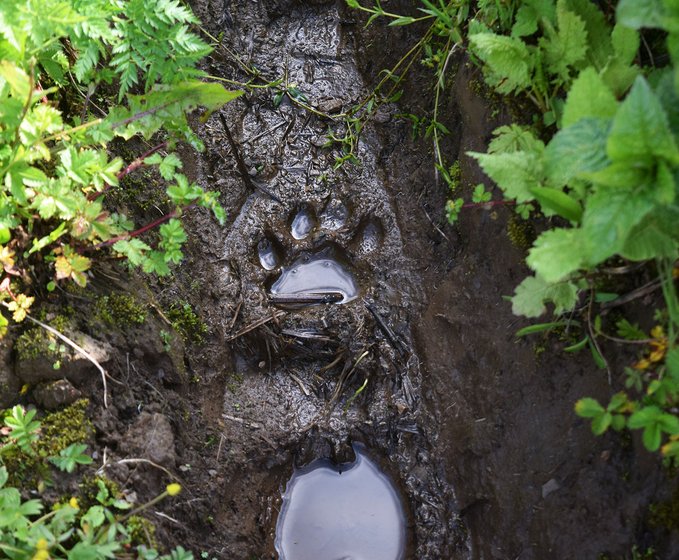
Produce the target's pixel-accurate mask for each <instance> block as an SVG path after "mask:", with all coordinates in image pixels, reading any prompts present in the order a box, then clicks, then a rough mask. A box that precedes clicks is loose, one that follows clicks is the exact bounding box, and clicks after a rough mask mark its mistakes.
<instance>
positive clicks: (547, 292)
mask: <svg viewBox="0 0 679 560" xmlns="http://www.w3.org/2000/svg"><path fill="white" fill-rule="evenodd" d="M511 301H512V312H513V313H514V314H515V315H523V316H524V317H529V318H533V317H539V316H540V315H542V314H543V313H544V312H545V311H546V308H545V302H552V303H553V304H554V314H555V315H559V314H561V313H564V312H565V311H570V310H571V309H573V306H574V305H575V304H576V303H577V301H578V288H577V286H576V285H575V284H573V283H572V282H559V283H557V284H549V283H547V282H545V280H544V279H542V278H540V277H539V276H528V277H526V278H524V280H523V281H522V282H521V284H519V285H518V286H517V287H516V290H515V292H514V296H513V297H512V298H511Z"/></svg>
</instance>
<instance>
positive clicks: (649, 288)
mask: <svg viewBox="0 0 679 560" xmlns="http://www.w3.org/2000/svg"><path fill="white" fill-rule="evenodd" d="M660 287H662V280H660V279H658V280H652V281H651V282H649V283H648V284H644V285H643V286H641V287H640V288H637V289H636V290H632V291H631V292H629V293H628V294H625V295H624V296H621V297H619V298H617V299H614V300H613V301H607V302H606V303H603V304H602V305H601V309H612V308H613V307H618V306H620V305H624V304H626V303H629V302H630V301H634V300H635V299H638V298H640V297H644V296H645V295H648V294H651V293H653V292H655V291H656V290H657V289H658V288H660Z"/></svg>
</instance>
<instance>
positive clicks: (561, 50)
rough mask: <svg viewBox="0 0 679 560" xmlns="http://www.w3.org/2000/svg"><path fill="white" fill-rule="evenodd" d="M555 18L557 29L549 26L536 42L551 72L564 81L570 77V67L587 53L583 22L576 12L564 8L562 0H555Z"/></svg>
mask: <svg viewBox="0 0 679 560" xmlns="http://www.w3.org/2000/svg"><path fill="white" fill-rule="evenodd" d="M556 19H557V24H558V31H556V32H555V31H554V29H553V28H552V27H551V26H549V27H546V28H545V34H544V36H543V37H541V38H540V40H539V42H538V44H539V45H540V47H541V48H542V50H543V52H544V60H545V63H546V65H547V68H548V69H549V71H550V72H551V73H552V74H555V75H557V76H559V77H560V78H561V79H562V80H563V81H564V82H567V81H568V80H569V78H570V67H573V66H574V65H575V64H576V63H578V62H581V61H583V60H584V58H585V54H586V53H587V31H586V29H585V22H584V21H583V20H582V18H581V17H580V16H578V15H577V14H576V13H573V12H571V11H569V10H568V9H566V6H565V3H564V2H563V1H561V0H560V1H559V2H557V7H556Z"/></svg>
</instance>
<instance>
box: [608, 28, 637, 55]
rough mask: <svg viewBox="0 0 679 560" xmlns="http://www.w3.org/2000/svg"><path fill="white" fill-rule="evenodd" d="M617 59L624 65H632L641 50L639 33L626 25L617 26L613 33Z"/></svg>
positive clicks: (612, 37)
mask: <svg viewBox="0 0 679 560" xmlns="http://www.w3.org/2000/svg"><path fill="white" fill-rule="evenodd" d="M611 42H612V43H613V50H614V51H615V54H616V57H617V58H618V60H619V62H620V63H622V64H628V65H629V64H632V62H634V59H635V58H636V56H637V51H638V50H639V43H640V39H639V32H638V31H637V30H635V29H632V28H630V27H628V26H626V25H621V24H617V25H616V26H615V27H613V31H612V33H611Z"/></svg>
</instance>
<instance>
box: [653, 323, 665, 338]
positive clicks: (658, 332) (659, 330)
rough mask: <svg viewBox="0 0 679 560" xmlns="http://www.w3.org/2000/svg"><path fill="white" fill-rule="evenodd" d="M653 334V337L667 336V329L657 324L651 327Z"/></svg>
mask: <svg viewBox="0 0 679 560" xmlns="http://www.w3.org/2000/svg"><path fill="white" fill-rule="evenodd" d="M651 336H652V337H653V338H658V339H661V338H665V331H664V330H663V328H662V325H656V326H655V327H653V328H652V329H651Z"/></svg>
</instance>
